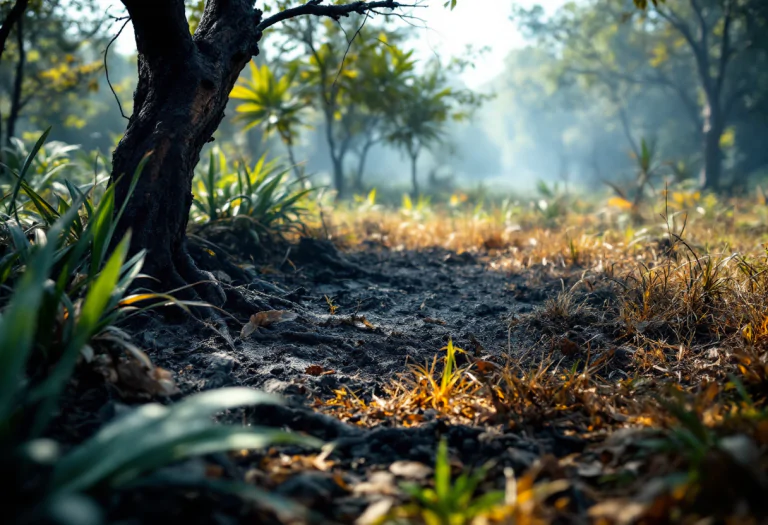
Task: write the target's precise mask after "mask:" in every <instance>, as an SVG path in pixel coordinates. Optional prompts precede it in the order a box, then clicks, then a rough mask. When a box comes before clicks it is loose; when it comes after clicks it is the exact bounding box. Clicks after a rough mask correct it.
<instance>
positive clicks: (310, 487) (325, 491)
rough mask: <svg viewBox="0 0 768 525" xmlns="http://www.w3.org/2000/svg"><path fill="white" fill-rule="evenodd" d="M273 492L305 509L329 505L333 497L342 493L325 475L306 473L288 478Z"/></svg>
mask: <svg viewBox="0 0 768 525" xmlns="http://www.w3.org/2000/svg"><path fill="white" fill-rule="evenodd" d="M275 492H276V493H277V494H279V495H281V496H285V497H288V498H291V499H295V500H297V501H298V502H299V503H301V504H302V505H304V506H306V507H309V508H317V507H327V506H328V505H330V504H331V502H332V500H333V496H334V495H335V494H338V493H343V489H342V488H341V487H340V486H339V485H338V484H337V483H336V482H335V481H334V480H333V478H331V477H330V476H329V475H327V474H323V473H318V472H307V473H302V474H297V475H295V476H293V477H291V478H289V479H288V480H287V481H285V482H284V483H282V484H280V485H279V486H278V487H277V489H275Z"/></svg>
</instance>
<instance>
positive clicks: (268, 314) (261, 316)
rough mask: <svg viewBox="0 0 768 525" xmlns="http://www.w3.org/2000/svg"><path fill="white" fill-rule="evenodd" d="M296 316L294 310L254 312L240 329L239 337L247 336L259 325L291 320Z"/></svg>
mask: <svg viewBox="0 0 768 525" xmlns="http://www.w3.org/2000/svg"><path fill="white" fill-rule="evenodd" d="M297 317H298V314H297V313H296V312H291V311H290V310H267V311H264V312H258V313H255V314H253V315H252V316H251V318H250V319H249V320H248V322H247V323H246V324H245V325H244V326H243V329H242V330H241V331H240V339H244V338H246V337H248V336H249V335H251V334H252V333H253V332H255V331H256V329H257V328H259V327H261V326H270V325H273V324H275V323H282V322H285V321H293V320H294V319H296V318H297Z"/></svg>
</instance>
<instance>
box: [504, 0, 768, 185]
mask: <svg viewBox="0 0 768 525" xmlns="http://www.w3.org/2000/svg"><path fill="white" fill-rule="evenodd" d="M754 5H756V4H755V2H753V1H752V0H670V1H668V2H664V3H659V4H658V5H657V6H649V7H648V11H637V10H635V9H633V6H632V4H631V3H629V2H628V3H627V4H626V5H625V6H623V8H622V6H621V5H620V4H619V5H617V4H616V3H615V2H610V1H608V0H591V1H587V2H583V3H579V4H568V5H566V6H565V7H564V8H562V9H561V10H559V11H558V12H557V13H556V14H555V15H554V16H552V17H550V18H547V17H545V16H544V14H543V11H542V10H541V9H536V8H534V9H532V10H518V11H517V14H516V17H517V19H518V20H519V21H520V22H521V23H522V25H523V27H525V28H527V29H528V30H529V31H530V33H531V34H533V35H535V36H537V37H538V38H539V39H540V42H541V43H542V45H546V46H547V47H550V48H551V49H553V50H557V51H556V52H557V53H560V55H561V58H562V62H561V63H562V70H561V74H562V75H566V76H567V75H572V76H577V77H582V78H584V79H586V82H587V83H589V84H591V85H592V86H593V87H596V88H597V89H599V90H601V91H602V92H603V93H602V94H601V95H600V96H601V97H602V98H604V99H608V100H611V101H612V103H613V105H614V107H615V108H616V111H617V115H618V116H619V118H620V119H621V120H622V127H624V126H625V125H624V121H629V120H630V118H631V117H630V116H629V115H628V111H627V107H628V104H630V103H632V101H633V100H634V99H636V98H637V97H639V96H641V95H642V94H644V92H647V91H649V90H657V91H661V90H663V91H665V92H666V93H667V94H669V95H672V96H674V97H676V99H677V100H678V102H679V105H680V107H681V108H682V109H684V111H685V115H686V117H687V119H688V121H689V122H690V123H691V125H692V131H693V133H694V134H695V135H697V136H698V137H699V141H700V144H701V146H700V157H701V160H700V164H701V175H700V182H701V185H702V186H703V187H706V188H708V189H717V188H718V187H719V185H720V183H721V173H722V160H723V154H722V150H721V140H722V137H723V135H724V133H725V132H726V130H727V128H728V126H729V124H730V123H731V122H732V118H733V115H734V109H735V108H736V106H738V105H739V104H740V103H743V102H744V101H745V100H747V99H749V98H750V97H751V96H753V95H754V93H756V92H758V88H757V87H756V85H755V84H754V78H755V75H756V74H757V73H758V72H759V69H758V68H754V67H749V65H750V64H754V62H755V60H756V58H757V56H759V55H762V54H763V53H764V49H762V50H761V49H760V48H759V46H755V45H754V42H753V41H751V40H750V39H749V38H748V37H747V32H748V31H749V26H750V25H751V24H753V22H750V19H753V18H754V15H755V13H756V11H755V7H754ZM737 71H738V73H737ZM691 79H695V82H691V81H690V80H691ZM637 105H638V106H639V105H640V104H637ZM627 124H629V122H627ZM629 127H630V128H631V126H629ZM627 138H630V137H629V135H628V136H627ZM631 141H632V142H633V143H635V146H634V148H633V149H637V146H636V144H637V139H636V138H634V139H631Z"/></svg>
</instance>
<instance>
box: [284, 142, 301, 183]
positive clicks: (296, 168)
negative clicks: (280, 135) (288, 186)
mask: <svg viewBox="0 0 768 525" xmlns="http://www.w3.org/2000/svg"><path fill="white" fill-rule="evenodd" d="M285 149H286V150H287V151H288V160H289V161H290V162H291V168H292V169H293V174H294V175H296V180H298V179H300V178H301V177H302V172H301V169H300V168H299V163H298V162H296V155H295V154H294V152H293V144H292V143H291V142H286V143H285Z"/></svg>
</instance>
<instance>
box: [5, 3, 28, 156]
mask: <svg viewBox="0 0 768 525" xmlns="http://www.w3.org/2000/svg"><path fill="white" fill-rule="evenodd" d="M16 43H17V45H18V46H19V60H18V62H16V72H15V73H14V78H13V93H12V94H11V110H10V112H9V113H8V126H7V132H6V137H5V140H6V143H7V144H10V143H11V139H12V138H13V137H14V135H16V122H17V121H18V120H19V113H20V112H21V89H22V87H23V85H24V62H25V60H26V52H25V51H24V17H23V16H22V17H20V18H19V20H18V22H16Z"/></svg>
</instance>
